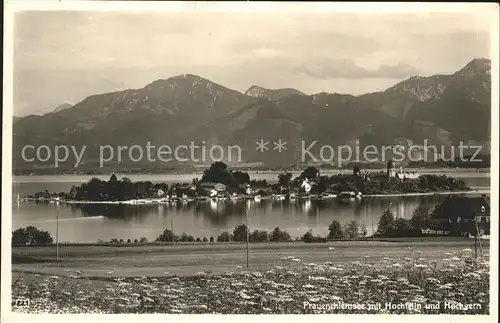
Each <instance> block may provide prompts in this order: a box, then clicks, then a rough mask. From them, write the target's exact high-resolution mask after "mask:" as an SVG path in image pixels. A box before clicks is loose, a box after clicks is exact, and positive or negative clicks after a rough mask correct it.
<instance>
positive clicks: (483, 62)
mask: <svg viewBox="0 0 500 323" xmlns="http://www.w3.org/2000/svg"><path fill="white" fill-rule="evenodd" d="M467 70H469V71H471V70H474V71H476V72H479V73H481V72H486V71H489V70H491V60H489V59H488V58H474V59H473V60H472V61H470V62H469V63H468V64H467V65H465V66H464V68H462V69H461V70H460V71H467Z"/></svg>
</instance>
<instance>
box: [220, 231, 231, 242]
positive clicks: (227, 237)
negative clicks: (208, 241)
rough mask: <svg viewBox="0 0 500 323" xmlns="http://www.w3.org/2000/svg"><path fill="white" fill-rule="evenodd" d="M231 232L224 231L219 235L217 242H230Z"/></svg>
mask: <svg viewBox="0 0 500 323" xmlns="http://www.w3.org/2000/svg"><path fill="white" fill-rule="evenodd" d="M231 238H232V237H231V234H230V233H229V232H227V231H226V232H222V233H221V235H220V236H218V237H217V242H230V241H231Z"/></svg>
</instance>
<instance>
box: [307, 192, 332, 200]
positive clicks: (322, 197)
mask: <svg viewBox="0 0 500 323" xmlns="http://www.w3.org/2000/svg"><path fill="white" fill-rule="evenodd" d="M335 197H337V195H335V194H328V193H322V194H319V195H316V196H314V197H311V200H315V201H322V200H329V199H333V198H335Z"/></svg>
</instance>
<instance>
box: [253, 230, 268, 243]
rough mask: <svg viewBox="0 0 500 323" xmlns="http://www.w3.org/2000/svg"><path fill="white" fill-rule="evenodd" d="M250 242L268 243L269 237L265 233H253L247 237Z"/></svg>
mask: <svg viewBox="0 0 500 323" xmlns="http://www.w3.org/2000/svg"><path fill="white" fill-rule="evenodd" d="M248 238H249V240H250V242H266V241H269V235H268V233H267V231H259V230H255V231H253V232H252V233H251V234H250V236H249V237H248Z"/></svg>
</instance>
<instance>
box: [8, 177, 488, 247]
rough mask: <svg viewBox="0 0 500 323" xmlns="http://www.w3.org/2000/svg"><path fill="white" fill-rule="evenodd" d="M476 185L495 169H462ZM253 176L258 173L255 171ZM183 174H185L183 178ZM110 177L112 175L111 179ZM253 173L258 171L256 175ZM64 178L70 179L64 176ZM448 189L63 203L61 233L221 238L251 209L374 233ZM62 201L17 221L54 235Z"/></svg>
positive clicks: (18, 189)
mask: <svg viewBox="0 0 500 323" xmlns="http://www.w3.org/2000/svg"><path fill="white" fill-rule="evenodd" d="M257 175H262V176H265V178H266V179H268V180H272V179H273V178H274V179H277V174H257ZM452 175H453V176H455V175H460V176H459V177H460V178H462V179H464V181H465V182H466V184H467V185H469V186H470V187H482V188H488V187H489V181H490V179H489V174H481V173H478V174H476V173H457V174H452ZM252 176H253V175H252ZM181 177H182V178H181ZM107 178H109V176H108V177H106V179H107ZM192 178H193V175H192V174H191V175H182V176H181V175H178V176H177V177H176V176H174V175H163V176H160V175H154V176H151V175H137V176H131V179H132V180H134V181H136V180H152V181H155V182H158V181H162V182H169V183H170V182H172V181H175V182H177V181H180V180H184V179H185V180H187V181H191V179H192ZM252 178H253V177H252ZM61 179H64V180H61ZM87 179H88V176H87V177H85V176H80V177H75V176H58V177H57V176H56V177H54V179H52V180H51V178H49V177H46V176H25V177H18V178H17V180H16V179H15V181H14V183H13V192H12V193H13V196H17V194H19V195H21V196H26V195H30V194H35V193H36V192H39V191H44V190H46V189H47V190H48V191H49V192H65V191H66V192H67V191H69V189H70V188H71V185H75V184H76V185H79V184H81V182H83V181H85V180H87ZM444 198H445V196H444V195H437V196H420V197H417V196H405V197H388V198H372V199H367V198H365V199H362V200H361V201H355V202H353V203H349V204H340V203H339V202H338V201H337V200H323V201H311V200H297V201H292V202H288V201H266V200H262V201H260V202H255V201H232V202H214V201H205V202H198V203H187V204H178V205H175V206H171V205H163V204H159V205H134V206H132V205H102V204H101V205H100V204H87V205H72V204H61V205H60V206H59V218H60V219H62V220H61V221H60V222H59V238H60V241H67V242H96V241H97V240H98V239H101V240H110V239H112V238H118V239H120V238H122V239H128V238H130V239H135V238H140V237H146V238H148V239H149V240H154V239H155V238H156V237H157V236H158V235H159V234H160V233H161V232H162V231H163V230H164V229H166V228H172V226H173V227H174V231H175V232H176V233H182V232H186V233H188V234H191V235H193V236H195V237H200V238H202V237H207V238H209V237H210V236H213V237H214V238H216V237H217V236H218V235H219V234H220V233H221V232H223V231H232V230H233V229H234V227H235V226H236V225H238V224H243V223H245V222H246V212H247V211H248V215H249V227H250V229H251V230H255V229H259V230H267V231H271V230H273V229H274V228H275V227H277V226H279V227H280V228H281V229H284V230H286V231H288V232H289V233H290V235H291V236H292V237H298V236H301V235H303V234H304V233H305V232H306V231H308V230H312V231H313V233H314V234H321V235H326V234H327V232H328V225H330V223H331V222H332V220H333V219H336V220H337V221H339V222H340V223H341V224H344V223H347V222H349V221H352V220H356V221H358V222H363V223H364V224H365V226H366V228H367V231H368V233H369V234H370V233H371V232H372V230H374V229H376V226H377V223H378V220H379V218H380V215H382V213H383V212H384V211H385V210H387V209H388V208H390V209H391V211H392V212H393V214H394V216H395V217H404V218H410V217H411V215H412V213H413V210H415V208H417V207H418V206H419V205H420V204H422V203H423V204H427V205H428V207H429V208H430V209H432V208H434V206H435V205H436V204H438V203H440V202H441V201H442V200H443V199H444ZM55 219H56V205H55V204H48V203H34V202H32V203H18V202H14V203H13V206H12V227H13V229H17V228H19V227H21V226H26V225H30V224H33V225H36V226H37V227H39V228H41V229H43V230H48V231H50V232H51V234H52V235H53V236H54V235H55V232H56V221H54V220H55Z"/></svg>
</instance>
